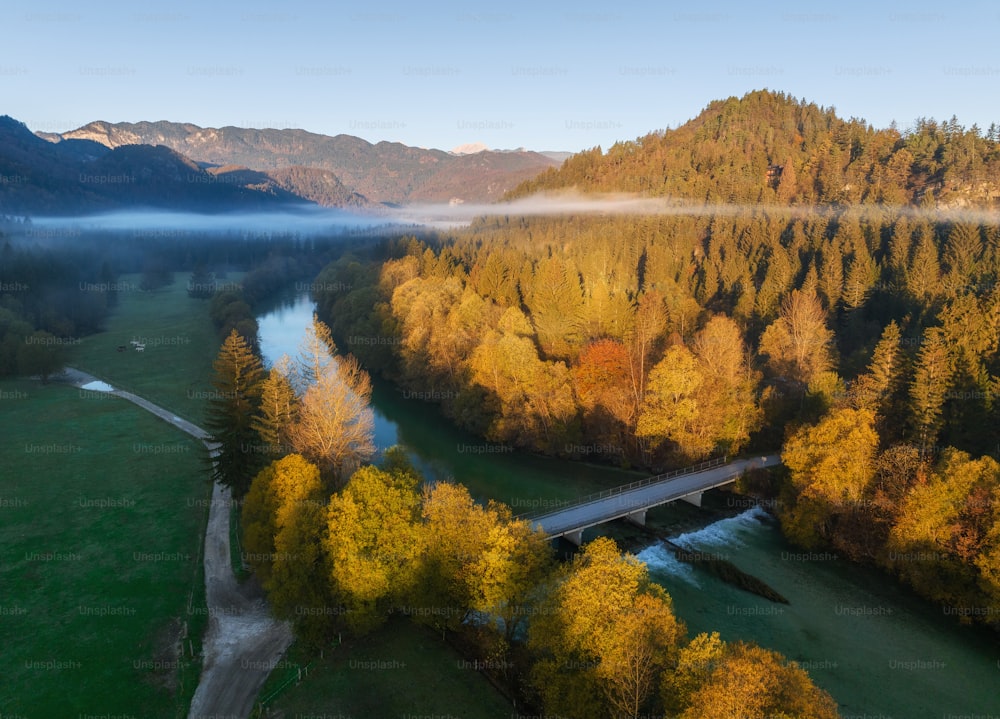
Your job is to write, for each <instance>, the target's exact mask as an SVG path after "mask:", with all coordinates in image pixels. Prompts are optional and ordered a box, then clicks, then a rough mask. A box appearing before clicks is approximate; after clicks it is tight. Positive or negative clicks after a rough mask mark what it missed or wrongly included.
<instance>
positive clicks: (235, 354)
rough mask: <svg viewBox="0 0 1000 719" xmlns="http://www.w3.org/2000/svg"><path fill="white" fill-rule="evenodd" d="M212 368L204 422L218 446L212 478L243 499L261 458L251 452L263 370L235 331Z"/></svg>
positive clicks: (255, 444)
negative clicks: (212, 377)
mask: <svg viewBox="0 0 1000 719" xmlns="http://www.w3.org/2000/svg"><path fill="white" fill-rule="evenodd" d="M212 366H213V367H214V369H215V378H214V379H213V381H212V386H213V388H214V390H215V391H214V392H213V393H212V397H211V399H210V400H209V404H208V410H207V412H206V417H207V419H206V423H205V425H206V427H207V428H208V430H209V432H210V434H211V439H210V441H211V442H212V443H214V444H215V445H217V449H216V451H215V452H214V457H213V471H212V477H213V479H215V480H216V481H218V482H220V483H222V484H224V485H225V486H227V487H229V488H230V489H231V490H232V492H233V496H234V497H235V498H237V499H242V498H243V496H244V495H245V494H246V492H247V490H248V489H249V488H250V482H251V480H252V479H253V476H254V474H255V473H256V471H257V468H258V467H259V466H260V455H259V454H257V453H255V452H254V448H255V447H256V446H257V433H256V432H255V431H254V428H253V424H252V422H253V417H254V415H255V414H256V412H257V405H258V402H259V399H260V385H261V380H262V378H263V374H264V370H263V368H262V367H261V363H260V359H259V358H258V357H257V356H256V355H255V354H254V353H253V352H252V351H251V349H250V346H249V345H248V344H247V341H246V340H245V339H244V338H243V337H242V335H240V334H239V333H238V332H236V331H235V330H233V331H232V332H230V333H229V336H228V337H227V338H226V340H225V342H223V343H222V348H221V349H220V350H219V354H218V356H217V357H216V359H215V362H214V363H213V365H212Z"/></svg>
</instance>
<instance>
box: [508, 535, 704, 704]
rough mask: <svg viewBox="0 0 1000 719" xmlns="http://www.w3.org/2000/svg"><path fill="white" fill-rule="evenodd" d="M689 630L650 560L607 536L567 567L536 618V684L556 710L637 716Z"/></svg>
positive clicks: (531, 634) (532, 631)
mask: <svg viewBox="0 0 1000 719" xmlns="http://www.w3.org/2000/svg"><path fill="white" fill-rule="evenodd" d="M683 634H684V627H683V624H681V623H680V622H679V621H678V620H677V619H676V617H675V616H674V614H673V609H672V603H671V600H670V597H669V596H668V595H667V593H666V592H665V591H664V590H663V589H662V588H661V587H659V586H658V585H656V584H654V583H652V582H651V581H650V579H649V576H648V574H647V571H646V565H645V564H643V563H642V562H639V561H638V560H637V559H636V558H635V557H633V556H631V555H622V554H621V553H620V551H619V550H618V547H617V545H616V544H615V543H614V541H613V540H611V539H607V538H604V537H601V538H598V539H595V540H594V541H593V542H590V543H589V544H587V545H586V546H585V547H584V548H583V551H582V552H581V553H580V554H579V555H577V557H576V558H575V559H574V560H573V562H572V564H570V565H569V566H567V567H566V568H565V569H564V570H562V572H561V575H559V576H557V578H556V580H555V581H554V582H553V583H552V585H551V587H550V590H549V593H548V596H547V597H546V599H545V601H544V602H543V603H542V604H541V605H540V607H539V611H538V612H537V613H536V615H535V616H534V618H533V619H532V622H531V624H530V626H529V634H528V636H529V646H530V647H531V648H532V649H533V650H534V652H535V653H536V655H537V656H539V660H538V661H537V662H536V664H535V666H534V668H533V670H532V683H533V685H534V687H535V689H536V691H538V693H539V695H540V697H541V700H542V703H543V705H544V709H545V711H546V713H549V714H555V715H564V716H573V717H583V718H589V717H606V716H609V715H610V716H614V717H636V716H639V715H640V714H641V713H643V711H644V710H645V709H646V708H648V707H649V706H650V703H651V699H652V694H653V690H654V688H655V687H656V686H657V685H658V684H659V678H660V674H661V672H662V671H663V670H664V669H665V668H667V667H671V666H672V665H673V664H674V663H675V661H676V656H677V649H678V641H679V639H680V638H681V637H682V636H683Z"/></svg>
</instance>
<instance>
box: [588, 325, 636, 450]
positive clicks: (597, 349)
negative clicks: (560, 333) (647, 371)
mask: <svg viewBox="0 0 1000 719" xmlns="http://www.w3.org/2000/svg"><path fill="white" fill-rule="evenodd" d="M632 368H633V362H632V357H631V356H630V353H629V350H628V348H627V347H626V346H625V345H624V344H623V343H622V342H620V341H618V340H613V339H601V340H597V341H596V342H592V343H590V344H589V345H587V347H585V348H584V350H583V351H582V352H581V353H580V356H579V359H578V360H577V364H576V366H575V367H573V386H574V388H575V390H576V395H577V397H578V398H579V401H580V405H581V407H582V409H583V410H584V412H585V417H584V420H585V422H586V425H587V427H588V429H590V431H591V432H592V433H593V435H594V436H595V437H596V438H598V439H599V441H600V442H601V443H605V444H609V445H611V446H612V447H616V448H620V451H621V452H622V454H623V455H624V454H625V452H626V450H627V448H628V447H629V446H630V445H631V441H630V440H631V437H632V435H633V433H634V432H635V425H636V422H637V420H638V415H639V407H640V405H639V404H638V403H637V402H636V395H635V393H634V392H633V391H632V387H631V382H632ZM622 459H624V456H623V457H622Z"/></svg>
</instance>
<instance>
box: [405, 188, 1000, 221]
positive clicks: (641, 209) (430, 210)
mask: <svg viewBox="0 0 1000 719" xmlns="http://www.w3.org/2000/svg"><path fill="white" fill-rule="evenodd" d="M845 211H846V212H850V213H853V214H858V215H860V216H862V217H864V216H886V215H889V216H896V215H906V216H907V217H912V218H917V219H927V220H929V221H931V222H968V223H975V224H990V225H992V224H997V223H998V222H1000V210H996V209H993V210H989V209H975V208H962V207H954V208H918V207H908V206H886V205H853V206H833V205H753V204H710V203H700V202H693V201H690V200H680V199H672V198H658V197H642V196H639V195H629V194H601V195H594V194H591V195H585V194H582V193H577V192H563V193H551V194H538V195H532V196H530V197H525V198H521V199H517V200H513V201H510V202H497V203H493V204H477V203H469V204H465V203H455V204H448V205H432V204H427V205H407V206H405V207H402V208H398V209H396V210H395V211H394V212H392V213H391V216H392V217H395V218H396V219H397V220H398V221H400V222H405V223H412V224H421V225H427V226H432V227H455V226H461V225H467V224H469V223H470V222H472V221H473V220H474V219H476V218H477V217H483V216H488V215H512V216H529V217H530V216H558V215H634V216H642V215H673V216H680V215H689V216H690V215H697V216H719V215H722V216H735V215H745V214H747V213H748V212H750V213H768V214H774V215H785V216H794V217H808V216H815V215H817V214H819V215H824V214H830V213H839V212H845Z"/></svg>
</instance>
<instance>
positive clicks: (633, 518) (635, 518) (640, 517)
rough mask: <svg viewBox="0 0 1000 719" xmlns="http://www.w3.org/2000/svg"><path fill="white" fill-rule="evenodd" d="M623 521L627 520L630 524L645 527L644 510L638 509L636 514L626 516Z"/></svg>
mask: <svg viewBox="0 0 1000 719" xmlns="http://www.w3.org/2000/svg"><path fill="white" fill-rule="evenodd" d="M625 519H626V520H628V521H629V522H631V523H632V524H637V525H639V526H640V527H645V526H646V510H645V509H640V510H639V511H638V512H632V514H629V515H627V516H626V517H625Z"/></svg>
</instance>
